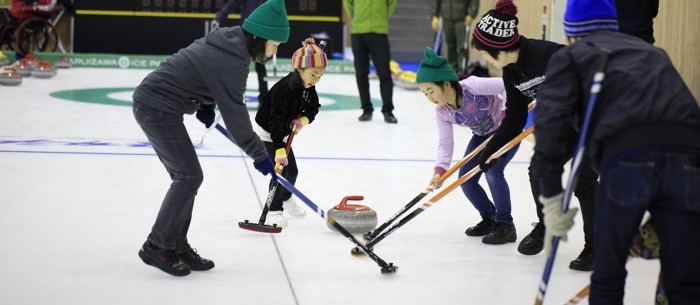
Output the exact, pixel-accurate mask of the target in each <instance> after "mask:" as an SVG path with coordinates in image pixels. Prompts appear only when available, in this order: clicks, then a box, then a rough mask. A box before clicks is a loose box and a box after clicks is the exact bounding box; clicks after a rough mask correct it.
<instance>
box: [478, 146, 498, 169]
mask: <svg viewBox="0 0 700 305" xmlns="http://www.w3.org/2000/svg"><path fill="white" fill-rule="evenodd" d="M495 152H496V150H493V149H492V148H490V147H489V146H488V145H486V147H484V150H482V151H481V154H480V156H479V168H480V169H481V171H482V172H484V173H485V172H487V171H489V168H491V167H493V165H494V164H496V161H498V158H496V159H493V160H491V161H490V162H489V163H486V161H488V160H489V158H490V157H491V155H493V153H495Z"/></svg>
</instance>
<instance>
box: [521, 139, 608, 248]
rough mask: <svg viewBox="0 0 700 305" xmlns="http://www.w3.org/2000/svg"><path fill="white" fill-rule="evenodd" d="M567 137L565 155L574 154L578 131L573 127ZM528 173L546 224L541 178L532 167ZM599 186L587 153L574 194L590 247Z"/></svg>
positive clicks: (538, 215)
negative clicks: (541, 198)
mask: <svg viewBox="0 0 700 305" xmlns="http://www.w3.org/2000/svg"><path fill="white" fill-rule="evenodd" d="M567 139H568V143H566V151H565V152H564V154H563V156H573V154H574V150H575V149H576V141H577V140H578V133H577V132H576V131H575V130H574V129H573V128H571V129H570V130H569V136H568V137H567ZM567 158H569V157H567ZM528 174H529V176H530V188H531V190H532V197H533V198H534V199H535V206H536V208H537V218H539V221H540V222H541V223H542V224H544V222H543V216H544V215H543V214H542V207H543V206H542V203H540V200H539V197H540V194H542V192H541V191H540V179H539V178H538V177H537V176H538V175H537V174H536V173H535V172H534V171H533V169H532V167H530V168H529V171H528ZM597 188H598V174H597V173H596V172H595V170H594V168H593V164H591V160H590V158H589V157H588V156H587V155H586V156H583V160H582V161H581V165H580V168H579V173H578V180H577V182H576V186H575V187H574V196H576V198H578V201H579V204H580V206H581V217H583V234H584V240H585V242H586V245H587V246H589V247H592V246H593V235H594V234H593V224H594V222H593V215H594V214H595V211H594V206H595V197H596V189H597Z"/></svg>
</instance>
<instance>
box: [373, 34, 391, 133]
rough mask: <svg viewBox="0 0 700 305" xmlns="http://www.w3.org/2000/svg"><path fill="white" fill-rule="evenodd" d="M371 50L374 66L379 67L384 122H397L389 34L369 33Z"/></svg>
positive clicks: (378, 74)
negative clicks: (394, 111)
mask: <svg viewBox="0 0 700 305" xmlns="http://www.w3.org/2000/svg"><path fill="white" fill-rule="evenodd" d="M369 35H370V36H369V38H370V39H369V41H368V43H369V51H370V54H371V56H372V62H373V63H374V68H375V69H377V76H378V77H379V93H380V94H381V96H382V114H384V122H387V123H391V124H394V123H397V122H398V120H396V117H394V113H393V110H394V102H393V95H394V80H393V79H392V78H391V68H390V67H389V65H390V62H391V47H390V45H389V36H388V35H385V34H369Z"/></svg>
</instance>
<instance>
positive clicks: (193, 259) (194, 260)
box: [177, 248, 214, 271]
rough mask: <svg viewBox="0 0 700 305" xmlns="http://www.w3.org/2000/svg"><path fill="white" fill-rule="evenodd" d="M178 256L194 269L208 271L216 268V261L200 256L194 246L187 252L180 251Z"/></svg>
mask: <svg viewBox="0 0 700 305" xmlns="http://www.w3.org/2000/svg"><path fill="white" fill-rule="evenodd" d="M177 256H178V257H179V258H180V259H181V260H182V261H183V262H185V264H187V265H188V266H190V269H192V270H194V271H207V270H210V269H211V268H214V262H212V261H211V260H208V259H206V258H203V257H201V256H199V254H197V250H195V249H192V248H190V250H189V251H187V252H183V253H178V254H177Z"/></svg>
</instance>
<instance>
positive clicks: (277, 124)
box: [254, 38, 328, 227]
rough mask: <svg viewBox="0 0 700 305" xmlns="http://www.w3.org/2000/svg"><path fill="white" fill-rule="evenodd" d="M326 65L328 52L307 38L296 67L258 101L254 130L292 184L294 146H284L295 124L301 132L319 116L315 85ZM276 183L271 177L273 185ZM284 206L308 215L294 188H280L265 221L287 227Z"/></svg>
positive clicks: (294, 57) (294, 61)
mask: <svg viewBox="0 0 700 305" xmlns="http://www.w3.org/2000/svg"><path fill="white" fill-rule="evenodd" d="M327 65H328V58H327V57H326V53H325V52H323V49H322V48H321V47H319V46H318V45H316V42H315V41H314V39H313V38H307V39H306V40H304V42H302V47H301V48H299V49H297V50H296V52H294V55H292V67H293V68H294V71H292V72H291V73H289V75H287V76H285V77H283V78H282V79H280V80H279V81H278V82H277V83H275V85H274V86H272V88H270V94H269V95H267V96H265V97H263V98H262V100H260V101H259V103H260V107H259V108H258V112H257V114H256V115H255V122H256V123H257V124H256V126H254V128H255V131H256V132H257V133H258V135H259V136H260V139H262V140H263V142H264V143H265V149H267V152H268V154H270V155H274V156H275V163H278V164H282V165H284V166H285V167H284V169H283V170H282V173H281V174H282V176H283V177H284V178H286V179H287V180H288V181H289V182H290V183H292V184H294V183H295V182H296V179H297V174H298V169H297V164H296V159H295V158H294V152H293V149H292V148H291V147H290V148H289V151H286V150H285V146H286V142H287V136H288V135H289V134H290V132H291V131H292V126H296V130H295V134H298V133H299V131H300V130H301V129H302V128H303V127H304V126H306V125H308V124H310V123H311V122H313V121H314V118H316V114H318V109H319V108H320V107H321V104H319V101H318V94H317V93H316V88H315V85H316V83H318V82H319V81H320V80H321V77H322V76H323V72H324V71H325V70H326V66H327ZM274 183H276V182H275V181H272V180H271V181H270V189H272V186H273V185H274ZM285 210H286V211H287V214H289V216H291V217H292V218H301V217H304V216H306V211H305V210H304V208H303V207H300V206H298V205H297V204H296V203H295V202H294V198H293V197H292V193H291V192H289V191H288V190H287V189H284V188H277V192H276V193H275V194H274V197H273V199H272V203H271V204H270V210H269V212H268V214H267V218H266V223H268V224H277V226H278V227H286V226H287V220H286V219H285V218H284V216H283V215H282V212H283V211H285Z"/></svg>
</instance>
